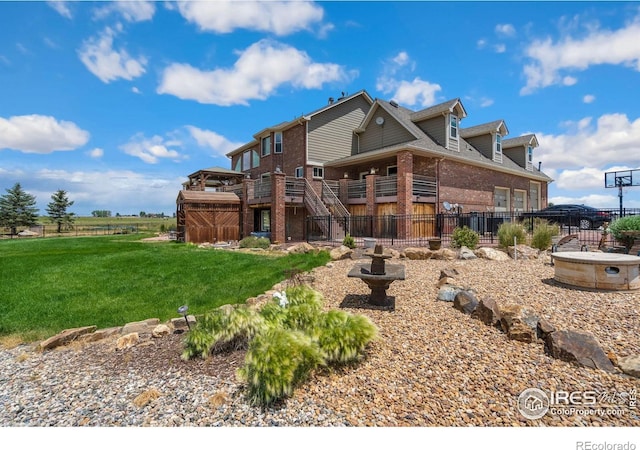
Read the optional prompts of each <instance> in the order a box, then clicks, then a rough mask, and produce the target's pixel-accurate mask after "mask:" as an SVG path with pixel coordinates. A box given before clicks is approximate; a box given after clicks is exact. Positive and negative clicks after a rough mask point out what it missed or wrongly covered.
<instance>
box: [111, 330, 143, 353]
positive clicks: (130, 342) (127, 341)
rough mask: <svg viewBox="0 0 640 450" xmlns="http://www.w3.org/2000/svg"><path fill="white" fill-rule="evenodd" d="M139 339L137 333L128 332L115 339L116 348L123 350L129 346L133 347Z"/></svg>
mask: <svg viewBox="0 0 640 450" xmlns="http://www.w3.org/2000/svg"><path fill="white" fill-rule="evenodd" d="M139 340H140V335H139V334H138V333H129V334H125V335H124V336H120V337H119V338H118V340H117V341H116V350H124V349H127V348H129V347H133V346H134V345H136V344H137V343H138V341H139Z"/></svg>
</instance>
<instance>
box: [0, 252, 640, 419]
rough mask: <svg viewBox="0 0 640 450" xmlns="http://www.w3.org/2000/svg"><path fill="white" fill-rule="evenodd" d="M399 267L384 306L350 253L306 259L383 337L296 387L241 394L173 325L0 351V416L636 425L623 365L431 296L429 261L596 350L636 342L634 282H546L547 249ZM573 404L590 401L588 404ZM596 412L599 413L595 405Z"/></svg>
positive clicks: (228, 361)
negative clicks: (185, 347)
mask: <svg viewBox="0 0 640 450" xmlns="http://www.w3.org/2000/svg"><path fill="white" fill-rule="evenodd" d="M388 263H402V264H405V266H406V280H405V281H397V282H394V283H393V284H392V285H391V288H390V289H389V291H388V294H389V295H391V296H394V297H395V310H393V311H389V310H382V309H379V308H375V307H369V306H368V305H367V303H366V301H365V300H366V298H367V295H368V288H367V287H366V285H365V284H364V283H363V282H362V281H361V280H358V279H352V278H347V276H346V274H347V272H348V271H349V269H350V268H351V267H352V266H353V264H354V261H353V260H342V261H336V262H332V263H330V264H329V265H328V266H327V267H321V268H318V269H316V270H314V271H313V278H314V279H315V281H314V282H313V287H314V288H315V289H317V290H319V291H320V292H321V293H322V294H323V295H324V297H325V304H326V306H327V307H329V308H338V307H342V308H345V309H347V310H349V311H352V312H355V313H361V314H366V315H367V316H369V317H370V318H371V319H372V320H373V321H374V322H375V323H376V324H377V326H378V327H379V329H380V336H381V339H379V340H378V341H376V342H374V343H373V344H372V345H371V346H370V347H369V348H368V350H367V355H366V358H365V359H364V360H363V361H362V362H361V363H360V364H358V365H356V366H353V367H348V368H344V369H332V370H321V371H318V372H317V373H315V374H314V375H313V377H312V378H311V379H310V380H309V381H307V382H306V383H305V384H303V385H302V386H300V387H299V388H298V389H297V390H296V391H295V393H294V395H293V397H291V398H289V399H286V400H285V401H283V402H281V403H280V404H277V405H275V406H273V407H270V408H267V409H262V408H259V407H253V406H250V405H249V404H248V403H247V401H246V399H245V397H244V392H243V386H242V385H241V384H239V383H238V382H237V380H236V378H235V370H236V368H238V367H239V366H240V365H241V364H242V361H243V358H244V354H243V353H242V352H234V353H230V354H225V355H215V356H213V357H211V358H209V359H208V360H206V361H203V360H193V361H182V360H181V359H180V352H181V340H182V336H181V335H171V336H168V337H165V338H160V339H151V338H150V339H148V340H146V341H144V342H143V343H141V344H139V345H137V346H136V347H133V348H130V349H127V350H123V351H116V350H115V340H113V339H109V340H104V341H100V342H97V343H93V344H85V345H84V346H80V345H70V346H67V347H64V348H62V349H58V350H53V351H48V352H45V353H36V352H33V351H30V350H29V347H28V346H25V345H23V346H19V347H16V348H13V349H4V350H1V351H0V426H14V427H21V426H57V427H62V426H119V427H129V426H163V427H164V426H393V427H395V426H467V425H479V426H585V425H586V426H637V425H638V423H640V421H639V416H640V412H639V410H638V407H637V406H636V407H635V408H634V407H633V406H632V405H630V404H629V401H628V398H627V397H621V394H622V395H624V393H629V392H633V391H634V390H635V391H636V392H637V391H638V390H640V389H639V388H640V381H639V380H638V379H637V378H630V377H627V376H625V375H623V374H609V373H605V372H602V371H596V370H591V369H587V368H579V367H576V366H573V365H571V364H569V363H566V362H563V361H559V360H556V359H553V358H551V357H549V356H547V355H546V354H545V353H544V349H543V345H542V344H541V343H532V344H524V343H521V342H515V341H510V340H508V339H507V337H506V336H505V335H504V334H503V333H502V332H501V331H500V330H498V329H495V328H491V327H488V326H485V325H484V324H482V323H481V322H480V321H478V320H475V319H472V318H470V317H469V316H466V315H464V314H462V313H460V312H459V311H457V310H455V309H454V308H453V307H452V305H451V303H446V302H441V301H436V300H435V298H436V294H437V287H436V282H437V280H438V278H439V274H440V270H442V269H445V268H452V267H453V268H456V269H457V270H458V272H459V274H460V275H459V276H458V277H457V279H456V281H458V282H459V284H461V285H463V286H465V287H470V288H472V289H474V290H475V291H476V292H477V296H478V298H483V297H486V296H492V297H493V298H494V299H496V300H497V301H498V303H507V302H509V303H519V304H522V305H526V306H528V307H531V308H533V309H534V310H536V311H537V312H538V313H539V315H540V316H541V317H544V318H546V319H548V320H549V321H550V322H552V323H553V324H554V325H555V326H556V327H557V328H558V329H573V330H580V331H589V332H591V333H593V334H594V335H595V337H596V338H597V340H598V341H599V342H600V344H601V345H602V347H603V349H604V350H605V352H609V351H611V352H613V353H615V354H616V355H617V356H618V357H621V356H626V355H630V354H640V335H639V333H638V330H639V329H640V326H639V319H638V317H639V315H638V312H639V310H640V293H638V292H636V293H633V292H592V291H585V290H577V289H570V288H566V287H562V286H559V285H557V284H555V283H554V282H553V268H552V267H550V266H549V264H548V258H547V259H546V260H544V259H541V260H532V261H506V262H495V261H486V260H471V261H436V260H427V261H409V260H400V261H398V260H396V259H394V260H390V261H388ZM527 388H541V389H543V390H545V391H579V392H583V391H595V392H596V393H597V394H598V402H597V404H596V405H594V406H592V407H590V409H589V408H588V409H581V408H582V407H579V409H581V411H582V414H579V413H577V412H574V413H572V414H547V415H545V416H544V417H543V418H541V419H538V420H528V419H526V418H524V417H523V416H522V415H521V414H520V413H519V411H518V409H517V399H518V396H519V394H520V393H521V392H522V391H523V390H525V389H527ZM584 411H587V412H589V411H590V413H589V414H585V413H584ZM597 411H600V412H601V413H602V415H597V414H595V413H596V412H597Z"/></svg>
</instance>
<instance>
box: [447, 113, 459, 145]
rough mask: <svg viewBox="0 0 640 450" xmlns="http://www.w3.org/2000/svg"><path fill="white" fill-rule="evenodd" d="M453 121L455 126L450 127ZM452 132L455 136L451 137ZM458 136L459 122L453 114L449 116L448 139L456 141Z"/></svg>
mask: <svg viewBox="0 0 640 450" xmlns="http://www.w3.org/2000/svg"><path fill="white" fill-rule="evenodd" d="M452 119H455V126H454V125H452V122H453V120H452ZM453 130H455V131H456V135H455V136H454V135H453ZM459 134H460V122H459V120H458V116H456V115H455V114H449V139H455V140H456V141H457V140H458V135H459Z"/></svg>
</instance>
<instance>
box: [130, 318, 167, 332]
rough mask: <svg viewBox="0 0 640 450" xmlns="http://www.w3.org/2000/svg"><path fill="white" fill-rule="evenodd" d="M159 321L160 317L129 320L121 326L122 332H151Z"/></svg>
mask: <svg viewBox="0 0 640 450" xmlns="http://www.w3.org/2000/svg"><path fill="white" fill-rule="evenodd" d="M159 323H160V319H147V320H141V321H140V322H129V323H128V324H126V325H125V326H124V327H122V334H129V333H151V332H152V331H153V329H154V328H155V326H156V325H158V324H159Z"/></svg>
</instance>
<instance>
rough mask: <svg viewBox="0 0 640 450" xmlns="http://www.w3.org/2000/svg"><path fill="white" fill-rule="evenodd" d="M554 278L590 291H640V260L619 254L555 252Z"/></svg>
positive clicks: (553, 255) (553, 256) (639, 258)
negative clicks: (590, 289)
mask: <svg viewBox="0 0 640 450" xmlns="http://www.w3.org/2000/svg"><path fill="white" fill-rule="evenodd" d="M551 257H552V258H553V261H554V267H555V275H554V279H555V280H556V281H559V282H561V283H564V284H569V285H572V286H579V287H585V288H592V289H606V290H616V291H622V290H632V289H640V275H639V273H638V272H639V270H640V257H638V256H632V255H623V254H619V253H597V252H558V253H553V254H552V255H551Z"/></svg>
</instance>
